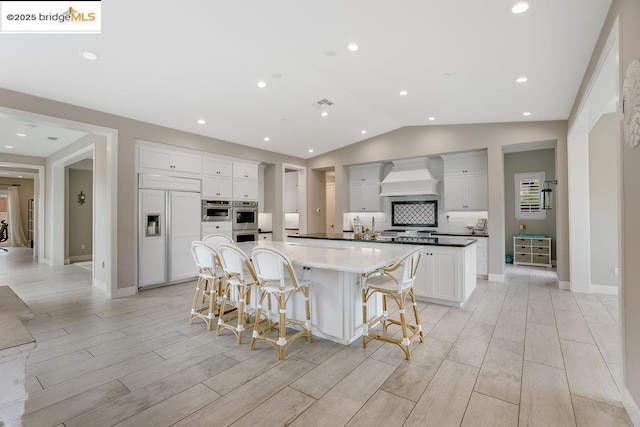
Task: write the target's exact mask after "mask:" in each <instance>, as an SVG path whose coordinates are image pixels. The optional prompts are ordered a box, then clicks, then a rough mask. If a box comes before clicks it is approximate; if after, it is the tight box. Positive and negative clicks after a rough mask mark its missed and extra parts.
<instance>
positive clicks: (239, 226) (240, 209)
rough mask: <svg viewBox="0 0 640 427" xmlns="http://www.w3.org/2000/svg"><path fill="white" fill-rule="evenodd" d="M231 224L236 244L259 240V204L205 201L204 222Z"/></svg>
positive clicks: (203, 207) (203, 209)
mask: <svg viewBox="0 0 640 427" xmlns="http://www.w3.org/2000/svg"><path fill="white" fill-rule="evenodd" d="M223 221H224V222H230V223H231V224H232V229H233V240H234V241H235V242H250V241H256V240H258V202H247V201H240V200H236V201H231V200H203V201H202V222H223Z"/></svg>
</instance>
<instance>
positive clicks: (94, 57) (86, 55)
mask: <svg viewBox="0 0 640 427" xmlns="http://www.w3.org/2000/svg"><path fill="white" fill-rule="evenodd" d="M80 56H82V57H83V58H84V59H86V60H87V61H97V60H98V55H96V54H95V53H93V52H89V51H88V50H81V51H80Z"/></svg>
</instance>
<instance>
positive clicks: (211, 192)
mask: <svg viewBox="0 0 640 427" xmlns="http://www.w3.org/2000/svg"><path fill="white" fill-rule="evenodd" d="M232 185H233V184H232V179H231V178H230V177H228V176H215V175H202V198H203V199H231V198H232V197H233V191H232Z"/></svg>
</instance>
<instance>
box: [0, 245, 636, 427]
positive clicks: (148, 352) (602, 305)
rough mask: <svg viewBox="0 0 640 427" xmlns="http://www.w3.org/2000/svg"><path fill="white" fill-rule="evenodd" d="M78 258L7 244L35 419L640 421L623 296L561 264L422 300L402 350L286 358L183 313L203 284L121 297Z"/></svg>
mask: <svg viewBox="0 0 640 427" xmlns="http://www.w3.org/2000/svg"><path fill="white" fill-rule="evenodd" d="M90 277H91V273H90V272H89V271H87V270H85V269H82V268H80V267H77V266H74V265H67V266H64V267H55V268H52V267H48V266H45V265H42V264H37V263H35V262H34V261H33V259H32V258H31V254H30V251H29V250H26V249H14V248H12V249H11V250H10V252H9V253H8V254H0V284H3V285H10V286H11V287H12V288H13V289H14V290H15V291H16V293H17V294H18V295H19V296H20V297H21V298H22V299H23V300H24V301H25V302H26V303H27V304H28V305H29V306H30V307H31V308H32V309H33V312H34V318H33V320H32V321H31V322H30V324H29V329H30V330H31V332H32V333H33V335H34V336H35V337H36V339H37V348H36V349H35V351H34V352H33V353H32V354H31V356H30V358H29V361H28V368H27V376H28V382H27V386H28V392H29V399H28V401H27V403H26V415H25V417H24V425H25V426H61V425H64V426H67V427H69V426H113V425H118V426H125V425H132V426H133V425H135V426H147V425H154V426H156V425H162V426H164V425H166V426H169V425H189V426H200V425H211V426H226V425H233V426H246V425H257V424H260V425H265V426H277V425H288V424H292V425H300V426H316V425H328V426H339V425H350V426H358V425H363V426H364V425H367V426H371V425H385V426H394V425H405V426H414V425H416V426H418V425H419V426H428V425H433V426H449V425H451V426H458V425H464V426H474V425H484V426H497V425H505V426H516V425H542V426H551V425H557V426H571V425H594V426H600V425H631V421H630V420H629V417H628V415H627V413H626V411H625V410H624V408H623V407H622V405H621V403H620V384H621V381H620V378H618V376H619V372H620V343H619V332H618V308H617V307H618V298H617V297H614V296H607V295H595V294H591V295H584V294H572V293H570V292H567V291H561V290H558V286H557V277H556V274H555V272H554V271H553V270H549V269H544V268H533V267H532V268H527V267H517V268H515V267H510V268H509V269H508V270H507V275H506V277H507V280H506V282H505V283H494V282H488V281H483V280H479V281H478V288H477V289H476V291H475V292H474V294H473V295H472V296H471V298H470V299H469V301H468V303H467V304H466V306H465V307H463V308H461V309H456V308H450V307H445V306H441V305H435V304H427V303H420V310H421V311H420V313H421V317H422V325H423V328H424V330H425V331H426V337H427V338H426V340H425V342H424V343H422V344H415V345H414V349H413V359H412V360H411V361H410V362H407V361H405V360H404V357H403V352H402V350H401V349H400V348H398V347H396V346H395V345H391V344H384V345H382V344H380V343H378V342H372V343H371V344H370V345H369V346H368V347H367V348H366V349H363V348H361V345H360V341H359V340H358V341H356V342H355V343H353V344H352V345H349V346H342V345H339V344H335V343H332V342H330V341H326V340H321V339H316V340H315V341H314V343H313V344H308V343H307V342H306V340H302V339H300V340H298V341H296V342H295V343H293V344H292V345H291V346H290V348H289V349H288V350H287V357H286V360H284V361H282V362H280V361H278V357H277V353H276V351H275V350H274V349H272V348H271V346H269V345H267V344H262V345H258V346H257V348H256V350H255V351H250V350H249V347H248V344H246V341H247V338H245V343H244V344H242V345H236V343H235V337H234V336H233V335H232V334H231V333H230V332H223V335H221V336H218V337H217V336H216V335H215V333H214V332H209V331H207V330H206V328H205V325H204V323H202V322H197V323H194V324H193V325H191V326H189V325H188V322H187V320H186V317H187V313H188V310H189V307H190V302H191V297H192V295H193V284H192V283H188V284H181V285H177V286H171V287H165V288H158V289H153V290H148V291H144V292H140V293H139V294H138V295H136V296H134V297H130V298H122V299H115V300H109V299H107V298H106V297H105V296H104V295H103V294H102V293H101V292H100V291H97V290H94V289H92V288H91V286H90Z"/></svg>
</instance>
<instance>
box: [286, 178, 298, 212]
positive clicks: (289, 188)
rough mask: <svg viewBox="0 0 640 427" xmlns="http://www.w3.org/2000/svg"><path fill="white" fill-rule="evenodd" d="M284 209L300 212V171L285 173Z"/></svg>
mask: <svg viewBox="0 0 640 427" xmlns="http://www.w3.org/2000/svg"><path fill="white" fill-rule="evenodd" d="M283 197H284V211H285V212H287V213H295V212H298V172H289V173H286V174H285V175H284V195H283Z"/></svg>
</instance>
